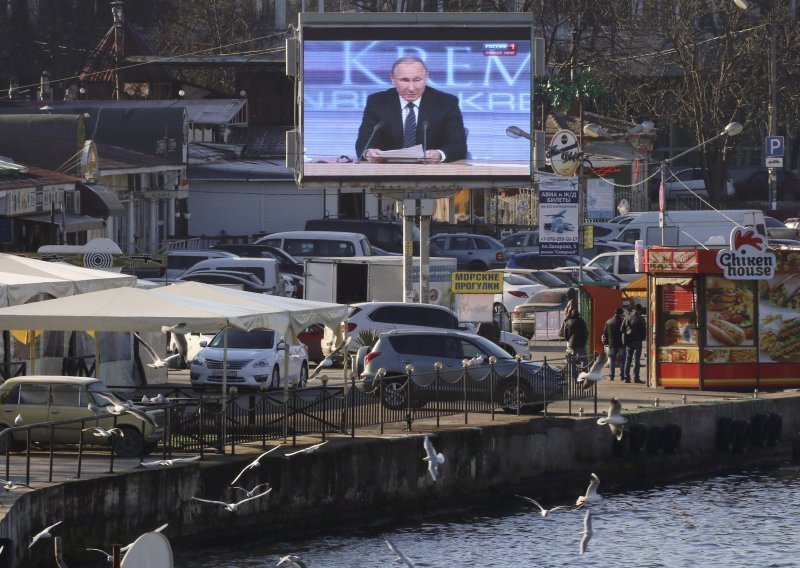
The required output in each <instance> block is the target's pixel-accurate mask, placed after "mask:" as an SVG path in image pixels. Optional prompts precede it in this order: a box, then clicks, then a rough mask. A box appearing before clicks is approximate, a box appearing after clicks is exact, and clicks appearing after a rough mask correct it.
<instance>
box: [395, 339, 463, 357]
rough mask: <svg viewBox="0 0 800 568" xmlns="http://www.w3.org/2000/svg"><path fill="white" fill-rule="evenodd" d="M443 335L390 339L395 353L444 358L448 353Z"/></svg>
mask: <svg viewBox="0 0 800 568" xmlns="http://www.w3.org/2000/svg"><path fill="white" fill-rule="evenodd" d="M446 339H449V338H447V337H445V336H442V335H401V336H398V337H390V338H389V342H390V343H391V344H392V347H393V348H394V350H395V351H397V352H398V353H400V354H404V355H417V356H423V357H442V356H443V355H444V354H446V353H447V351H446V347H445V340H446ZM448 357H449V355H448Z"/></svg>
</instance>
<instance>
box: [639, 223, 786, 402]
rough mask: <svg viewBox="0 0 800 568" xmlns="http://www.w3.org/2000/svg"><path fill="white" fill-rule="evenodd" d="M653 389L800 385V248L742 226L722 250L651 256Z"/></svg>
mask: <svg viewBox="0 0 800 568" xmlns="http://www.w3.org/2000/svg"><path fill="white" fill-rule="evenodd" d="M645 259H646V270H647V274H648V313H649V314H651V317H650V318H649V327H650V330H649V331H650V333H649V334H648V339H649V342H650V345H649V347H650V353H652V354H655V355H656V356H655V357H653V358H651V360H654V361H655V364H652V365H650V366H649V373H650V384H653V385H657V386H661V387H666V388H698V389H706V390H739V391H752V390H753V389H776V388H790V387H800V333H799V332H800V251H791V250H778V251H769V250H767V249H766V247H765V246H764V241H763V239H762V237H760V236H759V235H757V234H754V233H753V232H752V231H750V230H747V229H742V228H738V229H735V230H734V231H733V234H732V235H731V246H730V248H725V249H677V248H675V249H670V248H664V247H652V248H650V249H648V250H647V251H646V257H645Z"/></svg>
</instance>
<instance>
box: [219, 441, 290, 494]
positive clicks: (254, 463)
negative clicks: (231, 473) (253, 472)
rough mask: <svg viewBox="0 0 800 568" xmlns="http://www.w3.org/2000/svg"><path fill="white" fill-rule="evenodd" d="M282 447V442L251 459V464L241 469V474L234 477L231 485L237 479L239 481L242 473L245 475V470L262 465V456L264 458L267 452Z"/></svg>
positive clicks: (269, 452)
mask: <svg viewBox="0 0 800 568" xmlns="http://www.w3.org/2000/svg"><path fill="white" fill-rule="evenodd" d="M280 447H281V445H280V444H278V445H277V446H275V447H274V448H272V449H270V450H267V451H266V452H264V453H263V454H261V455H260V456H258V457H257V458H256V459H254V460H253V461H251V462H250V463H249V464H247V465H246V466H244V468H242V471H240V472H239V475H237V476H236V477H235V478H234V479H233V481H231V486H233V484H234V483H236V482H237V481H239V478H240V477H242V475H244V472H246V471H247V470H249V469H253V468H256V467H258V466H260V465H261V458H263V457H264V456H266V455H267V454H271V453H272V452H274V451H275V450H277V449H278V448H280Z"/></svg>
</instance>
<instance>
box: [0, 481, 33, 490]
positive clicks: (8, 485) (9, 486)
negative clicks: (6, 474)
mask: <svg viewBox="0 0 800 568" xmlns="http://www.w3.org/2000/svg"><path fill="white" fill-rule="evenodd" d="M0 483H2V486H3V489H5V490H6V491H14V489H23V488H24V489H33V487H31V486H30V485H28V484H27V483H18V482H16V481H12V480H11V479H0Z"/></svg>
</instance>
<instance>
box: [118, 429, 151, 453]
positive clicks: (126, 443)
mask: <svg viewBox="0 0 800 568" xmlns="http://www.w3.org/2000/svg"><path fill="white" fill-rule="evenodd" d="M119 429H120V430H122V434H123V435H122V436H114V455H116V456H117V457H120V458H138V457H139V456H141V455H142V450H143V449H144V439H143V438H142V434H141V433H140V432H139V430H137V429H136V428H134V427H133V426H128V425H123V426H119Z"/></svg>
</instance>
